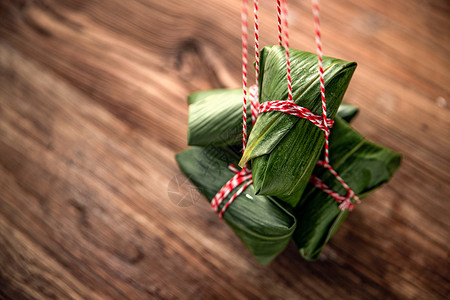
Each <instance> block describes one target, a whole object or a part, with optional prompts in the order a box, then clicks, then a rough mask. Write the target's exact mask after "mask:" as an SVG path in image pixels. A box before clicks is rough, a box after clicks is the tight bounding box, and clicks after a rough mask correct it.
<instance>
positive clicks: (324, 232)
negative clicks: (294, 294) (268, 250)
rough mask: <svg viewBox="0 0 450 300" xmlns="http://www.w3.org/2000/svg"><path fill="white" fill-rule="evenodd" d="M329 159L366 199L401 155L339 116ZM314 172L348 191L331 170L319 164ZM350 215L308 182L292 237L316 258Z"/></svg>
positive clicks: (335, 187) (386, 178)
mask: <svg viewBox="0 0 450 300" xmlns="http://www.w3.org/2000/svg"><path fill="white" fill-rule="evenodd" d="M351 115H352V114H350V115H348V114H347V115H346V116H347V117H348V116H351ZM350 119H351V118H350ZM330 162H331V165H332V166H333V167H334V168H335V170H336V171H337V172H338V173H339V175H340V176H341V177H342V178H343V179H344V180H345V182H346V183H347V184H348V185H349V186H350V187H351V188H352V190H353V191H354V192H355V193H356V194H357V195H358V196H359V198H360V199H363V198H364V197H365V196H367V195H368V194H369V193H370V192H372V191H373V190H375V189H376V188H378V187H379V186H380V185H382V184H383V183H385V182H387V181H389V180H390V178H391V177H392V175H393V174H394V172H395V171H396V170H397V168H398V167H399V166H400V162H401V155H400V154H398V153H396V152H394V151H392V150H389V149H387V148H384V147H382V146H379V145H376V144H374V143H372V142H369V141H368V140H366V139H365V138H364V137H363V136H362V135H360V134H359V133H358V132H357V131H356V130H354V129H353V128H351V127H350V125H349V124H348V123H347V122H346V121H344V120H343V119H341V118H340V117H338V116H337V117H336V118H335V124H334V126H333V128H332V130H331V134H330ZM313 174H314V175H315V176H317V177H319V178H320V179H321V180H322V181H323V182H325V184H327V185H328V186H329V187H330V188H331V189H332V190H333V191H335V192H338V193H340V194H341V195H345V192H346V191H345V189H344V188H343V187H342V185H341V184H340V183H339V182H338V181H337V179H336V178H335V177H334V176H333V175H332V174H331V173H330V172H329V171H328V170H326V169H324V168H323V167H321V166H316V167H315V169H314V173H313ZM347 215H348V211H347V210H344V211H341V210H340V209H339V208H338V205H337V203H336V200H335V199H333V198H332V197H331V196H329V195H328V194H326V193H325V192H323V191H322V190H320V189H318V188H316V187H315V186H314V185H312V184H311V183H308V185H307V187H306V190H305V192H304V194H303V196H302V198H301V201H300V203H299V204H298V206H297V207H296V208H295V216H296V217H297V220H298V226H297V229H296V231H295V233H294V237H293V239H294V241H295V243H296V245H297V247H298V248H299V251H300V254H301V255H302V256H303V257H304V258H306V259H309V260H313V259H316V258H317V257H318V256H319V254H320V252H321V251H322V248H323V246H324V245H325V244H326V243H327V242H328V240H329V239H330V238H331V236H332V235H333V234H334V233H335V232H336V230H337V229H338V228H339V226H340V225H341V223H342V222H343V221H344V220H345V218H346V217H347Z"/></svg>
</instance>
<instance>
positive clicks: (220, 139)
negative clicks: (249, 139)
mask: <svg viewBox="0 0 450 300" xmlns="http://www.w3.org/2000/svg"><path fill="white" fill-rule="evenodd" d="M242 94H243V93H242V89H219V90H212V91H203V92H196V93H194V94H191V95H190V96H189V97H188V99H189V100H188V101H189V102H191V103H192V104H190V105H189V121H188V138H187V139H188V145H190V146H206V145H209V144H213V145H218V146H224V145H230V144H236V143H238V142H241V143H242ZM247 120H248V121H247V127H251V112H250V103H249V102H247Z"/></svg>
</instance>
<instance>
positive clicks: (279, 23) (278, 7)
mask: <svg viewBox="0 0 450 300" xmlns="http://www.w3.org/2000/svg"><path fill="white" fill-rule="evenodd" d="M277 21H278V45H280V46H282V43H283V38H282V37H281V0H277Z"/></svg>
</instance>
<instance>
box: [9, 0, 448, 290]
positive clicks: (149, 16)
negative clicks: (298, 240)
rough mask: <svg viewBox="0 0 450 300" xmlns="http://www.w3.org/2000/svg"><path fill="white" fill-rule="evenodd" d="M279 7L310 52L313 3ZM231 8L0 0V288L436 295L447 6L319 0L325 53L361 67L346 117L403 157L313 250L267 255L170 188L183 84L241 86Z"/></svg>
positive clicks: (443, 205) (187, 88)
mask: <svg viewBox="0 0 450 300" xmlns="http://www.w3.org/2000/svg"><path fill="white" fill-rule="evenodd" d="M273 2H274V1H265V0H263V1H261V6H262V7H261V36H262V44H264V45H267V44H272V43H276V23H275V13H274V3H273ZM290 3H291V10H290V18H291V19H290V22H291V23H290V24H291V32H290V33H291V38H292V41H291V45H292V47H294V48H300V49H306V50H309V51H313V50H314V41H313V33H312V16H311V12H310V4H309V2H308V1H301V2H300V1H298V0H296V1H290ZM239 10H240V1H238V0H233V1H219V0H208V1H200V0H190V1H182V0H177V1H156V0H133V1H119V0H109V1H100V0H96V1H93V0H91V1H87V0H86V1H81V0H71V1H57V0H54V1H52V0H40V1H32V0H29V1H25V0H21V1H17V0H2V1H1V2H0V298H2V297H3V298H6V299H83V298H85V299H218V298H220V299H241V298H242V299H244V298H250V299H330V298H332V299H445V298H446V299H448V298H449V296H450V288H449V273H448V271H449V245H448V240H449V215H450V211H449V210H450V209H449V197H448V195H449V194H450V189H449V180H450V174H449V167H450V165H449V161H450V155H449V150H450V139H449V129H450V113H449V105H448V103H447V101H449V100H450V91H449V88H448V87H449V82H450V77H449V75H448V74H449V73H448V71H449V69H450V61H449V51H450V41H449V38H450V21H449V20H450V5H449V2H448V1H445V0H428V1H426V0H422V1H408V0H402V1H388V0H364V1H362V0H345V1H344V0H343V1H331V0H324V1H322V28H323V39H324V51H325V54H326V55H330V56H335V57H340V58H343V59H346V60H354V61H357V62H358V64H359V66H358V68H357V70H356V73H355V76H354V79H353V80H352V83H351V85H350V88H349V90H348V92H347V95H346V97H345V101H346V102H348V103H352V104H356V105H358V106H359V107H360V108H361V114H360V116H359V117H358V119H357V121H356V122H355V127H356V128H357V129H358V130H359V131H360V132H361V133H363V134H364V135H366V136H367V137H368V138H369V139H371V140H373V141H375V142H377V143H381V144H383V145H385V146H388V147H390V148H392V149H394V150H396V151H399V152H401V153H403V154H404V161H403V165H402V167H401V168H400V169H399V171H398V173H397V174H396V175H395V176H394V178H393V180H392V181H391V182H390V183H389V184H388V185H386V186H384V187H383V188H382V189H380V190H378V191H377V192H376V193H375V194H373V195H371V196H370V197H368V198H367V199H366V200H365V201H364V203H363V204H362V205H360V206H358V207H357V209H356V210H355V211H354V212H353V213H352V214H351V215H350V217H349V218H348V220H347V222H346V223H345V224H344V225H343V226H342V227H341V229H340V230H339V232H338V233H337V234H336V235H335V236H334V237H333V239H332V240H331V242H330V243H329V245H328V246H327V247H326V248H325V250H324V252H323V255H322V257H321V259H320V260H319V261H317V262H314V263H312V262H306V261H304V260H302V259H301V258H300V257H299V255H298V253H297V252H296V248H295V246H294V245H293V244H290V245H289V246H288V248H287V249H286V251H285V252H284V253H282V255H280V256H279V257H278V258H277V259H276V260H275V261H274V262H273V263H272V264H271V265H269V266H266V267H263V266H259V265H258V264H257V263H256V261H255V260H254V259H253V258H252V256H251V255H250V254H249V252H248V251H247V250H246V248H245V247H244V246H243V245H242V244H241V243H240V241H239V240H238V239H237V237H236V236H235V235H234V234H233V232H232V231H231V230H230V229H229V228H228V227H227V226H226V225H225V224H224V223H223V222H222V221H220V220H219V219H218V218H217V216H216V215H215V214H214V213H212V212H211V210H210V208H209V207H208V204H207V202H206V200H205V199H203V198H201V197H200V196H198V195H196V194H193V195H192V194H191V198H186V199H184V200H183V199H182V198H180V195H176V194H175V196H174V194H173V193H169V192H173V191H174V189H175V190H176V188H177V186H176V183H177V181H176V180H182V178H183V177H182V176H180V172H179V170H178V168H177V165H176V163H175V160H174V154H175V153H176V152H178V151H181V150H183V149H185V148H186V130H187V125H186V124H187V105H186V96H187V95H188V94H189V93H190V92H193V91H196V90H199V89H203V90H204V89H211V88H219V87H238V86H239V82H240V35H239ZM252 78H253V77H252ZM251 80H252V79H251ZM251 80H250V81H251ZM178 182H180V183H181V182H182V181H178ZM180 189H181V192H182V193H189V192H190V191H189V186H187V185H181V186H180ZM169 194H170V195H171V196H170V197H169ZM177 197H178V198H177Z"/></svg>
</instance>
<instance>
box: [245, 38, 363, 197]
mask: <svg viewBox="0 0 450 300" xmlns="http://www.w3.org/2000/svg"><path fill="white" fill-rule="evenodd" d="M291 66H292V70H291V75H292V79H293V80H292V88H293V97H294V102H295V103H296V104H297V105H300V106H303V107H306V108H308V109H309V110H311V111H312V112H314V113H316V114H321V113H322V112H321V99H320V83H319V79H318V71H317V68H318V66H317V56H316V55H315V54H312V53H308V52H304V51H299V50H291ZM323 66H324V70H325V86H326V90H327V112H328V117H329V118H333V117H334V115H335V113H336V111H337V109H338V107H339V104H340V102H341V100H342V97H343V95H344V93H345V91H346V89H347V86H348V84H349V81H350V79H351V77H352V74H353V72H354V70H355V68H356V63H354V62H345V61H342V60H339V59H335V58H331V57H324V59H323ZM261 69H262V70H264V71H263V73H262V76H260V86H261V90H260V102H265V101H269V100H285V99H287V94H288V91H287V81H286V58H285V52H284V49H283V48H282V47H279V46H273V47H271V49H269V50H267V56H266V58H265V60H264V61H263V64H261ZM323 144H324V134H323V132H322V131H321V130H320V129H319V128H317V127H316V126H314V125H313V124H312V123H311V122H310V121H308V120H305V119H301V118H298V117H295V116H291V115H288V114H284V113H281V112H268V113H263V114H260V115H259V117H258V120H257V121H256V124H255V126H254V128H253V130H252V132H251V134H250V136H249V141H248V145H247V149H246V151H245V152H244V154H243V156H242V159H241V161H240V166H243V165H244V164H246V163H247V162H248V161H250V160H251V163H252V172H253V180H254V187H255V191H256V193H257V194H262V195H272V196H275V197H278V198H280V199H282V200H283V201H285V202H287V203H289V204H290V205H292V206H295V205H296V204H297V202H298V201H299V199H300V197H301V195H302V193H303V191H304V189H305V187H306V184H307V183H308V180H309V178H310V176H311V173H312V171H313V169H314V166H315V164H316V162H317V159H318V157H319V155H320V153H321V150H322V147H323Z"/></svg>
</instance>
